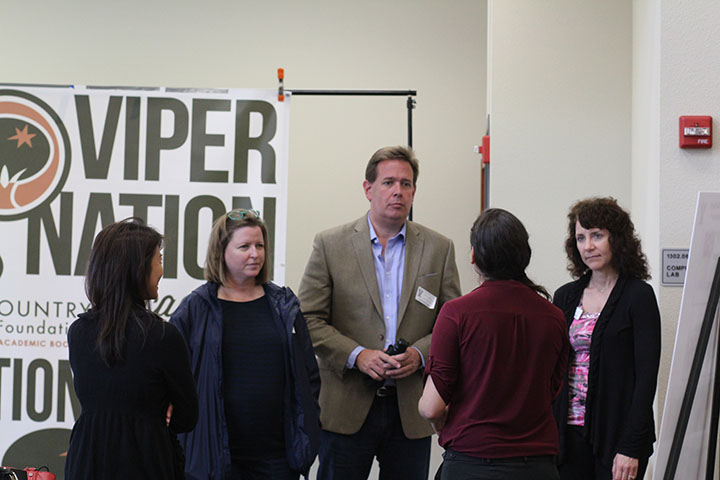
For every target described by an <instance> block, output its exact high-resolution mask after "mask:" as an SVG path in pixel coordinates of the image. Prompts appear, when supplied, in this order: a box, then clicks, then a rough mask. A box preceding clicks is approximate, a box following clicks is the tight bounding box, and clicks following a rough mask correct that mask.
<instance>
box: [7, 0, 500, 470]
mask: <svg viewBox="0 0 720 480" xmlns="http://www.w3.org/2000/svg"><path fill="white" fill-rule="evenodd" d="M486 9H487V3H486V1H484V0H472V1H469V0H450V1H446V2H436V1H431V0H394V1H392V2H386V1H381V0H368V1H363V2H350V1H337V0H333V1H330V0H310V1H307V2H295V1H290V0H282V1H273V2H267V1H259V0H254V1H248V0H243V1H229V0H226V1H214V0H209V1H206V2H197V1H190V0H177V1H173V2H169V1H165V2H153V1H138V0H129V1H127V2H122V3H117V2H112V3H111V2H107V1H97V0H92V1H90V0H80V1H77V0H69V1H66V2H58V1H50V0H45V1H33V0H29V1H26V2H3V5H2V19H3V21H2V28H0V57H2V59H3V65H4V66H3V69H2V74H1V75H0V83H34V84H78V85H122V86H169V87H234V88H276V87H277V80H276V69H277V68H278V67H284V68H285V76H286V81H285V86H286V88H289V89H292V88H295V89H401V90H408V89H414V90H417V91H418V96H417V108H416V109H415V110H414V112H413V121H414V146H415V148H416V150H417V154H418V157H419V158H420V162H421V167H420V177H419V182H418V191H417V195H416V199H415V214H414V218H415V220H417V221H419V222H421V223H424V224H425V225H427V226H430V227H432V228H435V229H436V230H439V231H441V232H443V233H445V234H446V235H448V236H449V237H451V238H452V239H453V240H454V241H455V245H456V252H457V257H458V263H459V267H460V274H461V281H462V287H463V290H464V291H469V290H470V289H471V288H472V287H473V286H474V285H475V276H474V274H473V272H472V270H471V268H470V266H469V262H468V260H469V257H468V254H469V246H468V234H469V229H470V225H471V224H472V222H473V220H474V219H475V217H476V215H477V214H478V213H479V210H480V158H479V156H478V155H477V154H475V153H473V146H474V145H477V144H479V143H480V140H481V137H482V135H483V134H484V132H485V119H486V109H485V100H486V96H485V91H486V88H485V81H486V60H485V55H486ZM405 101H406V99H405V98H404V97H391V98H368V97H351V98H347V97H332V98H328V97H299V96H298V97H295V98H293V99H292V107H291V126H290V130H291V135H290V186H289V218H288V238H287V244H288V248H287V265H286V267H287V269H286V283H287V284H288V285H289V286H291V287H292V288H293V289H295V290H297V287H298V285H299V283H300V278H301V276H302V272H303V270H304V268H305V263H306V261H307V258H308V255H309V253H310V249H311V245H312V238H313V236H314V234H315V233H316V232H317V231H319V230H321V229H324V228H328V227H330V226H333V225H336V224H339V223H342V222H346V221H349V220H351V219H355V218H357V217H359V216H360V215H362V214H363V213H364V212H365V211H366V210H367V208H368V207H367V200H366V199H365V197H364V195H363V191H362V180H363V176H364V170H365V164H366V162H367V160H368V159H369V157H370V155H371V154H372V153H373V152H374V151H375V150H376V149H377V148H378V147H380V146H384V145H388V144H403V143H406V141H407V130H406V125H407V113H406V108H405ZM438 451H439V448H438V447H437V446H436V447H435V448H434V450H433V455H434V461H433V466H432V468H433V471H434V468H435V467H436V466H437V463H438Z"/></svg>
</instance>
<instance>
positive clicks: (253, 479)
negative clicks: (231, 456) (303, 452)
mask: <svg viewBox="0 0 720 480" xmlns="http://www.w3.org/2000/svg"><path fill="white" fill-rule="evenodd" d="M228 478H229V479H230V480H298V479H299V478H300V474H299V473H298V472H295V471H293V470H291V469H290V465H288V462H287V459H286V458H285V457H281V458H266V459H260V460H248V461H233V462H232V467H231V470H230V476H229V477H228Z"/></svg>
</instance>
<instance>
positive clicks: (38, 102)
mask: <svg viewBox="0 0 720 480" xmlns="http://www.w3.org/2000/svg"><path fill="white" fill-rule="evenodd" d="M285 98H286V101H285V102H278V100H277V91H272V90H187V89H185V90H177V89H175V90H174V89H169V88H158V89H123V88H112V89H110V88H93V87H67V88H64V87H13V86H4V87H2V86H0V463H2V464H3V465H12V466H16V467H25V466H38V465H47V466H48V467H50V470H51V471H52V472H53V473H56V474H58V478H59V479H62V478H63V475H62V471H63V465H64V453H65V451H66V449H67V442H68V438H69V434H70V429H71V428H72V425H73V423H74V421H75V419H76V418H77V416H78V415H79V414H80V406H79V403H78V401H77V398H76V397H75V393H74V390H73V388H72V373H71V370H70V366H69V363H68V361H67V358H68V353H67V342H66V338H67V330H68V327H69V325H70V324H71V323H72V321H73V320H74V319H75V317H76V316H77V314H79V313H81V312H83V311H86V310H87V309H88V308H89V302H88V300H87V298H86V296H85V293H84V283H83V282H84V277H83V275H84V272H85V268H86V264H87V259H88V255H89V252H90V248H91V246H92V241H93V239H94V238H95V235H96V234H97V233H98V232H99V231H100V229H101V228H102V227H103V226H104V225H107V224H108V223H111V222H113V221H117V220H121V219H123V218H127V217H130V216H137V217H141V218H143V219H144V220H145V221H146V222H147V223H148V224H150V225H152V226H154V227H155V228H157V230H158V231H160V232H161V233H163V234H164V235H165V248H164V251H163V262H164V265H163V266H164V270H165V274H164V279H163V280H162V281H161V282H160V296H159V299H158V300H157V301H155V302H153V303H152V307H153V309H154V310H155V311H156V312H157V313H159V314H160V315H162V316H163V317H165V318H168V317H169V315H170V314H172V312H173V311H174V310H175V308H177V306H178V304H179V302H180V300H182V298H183V297H184V296H185V295H187V294H188V293H189V292H190V291H191V290H192V289H194V288H195V287H196V286H197V285H199V284H200V283H201V282H202V267H203V264H204V258H205V249H206V245H207V237H208V235H209V233H210V227H211V223H212V220H213V219H214V218H217V217H218V216H220V215H222V214H223V213H224V212H226V211H227V210H230V209H232V208H254V209H257V210H259V211H260V213H261V216H262V217H263V219H264V220H265V222H266V223H267V225H268V229H269V233H270V243H271V244H270V246H269V247H270V248H269V251H270V252H272V255H271V257H272V262H273V267H274V268H273V278H274V281H275V282H276V283H279V284H282V283H283V282H284V276H285V275H284V267H285V244H286V218H287V181H288V178H287V176H288V128H289V103H288V100H287V99H288V97H287V96H286V97H285Z"/></svg>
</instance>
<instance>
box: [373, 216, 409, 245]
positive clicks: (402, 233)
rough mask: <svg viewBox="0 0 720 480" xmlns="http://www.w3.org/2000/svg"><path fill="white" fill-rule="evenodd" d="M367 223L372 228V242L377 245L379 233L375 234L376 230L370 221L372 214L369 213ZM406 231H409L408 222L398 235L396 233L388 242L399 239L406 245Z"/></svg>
mask: <svg viewBox="0 0 720 480" xmlns="http://www.w3.org/2000/svg"><path fill="white" fill-rule="evenodd" d="M367 221H368V226H369V227H370V242H372V243H376V242H377V241H378V237H377V233H375V228H374V227H373V224H372V222H371V221H370V213H368V216H367ZM406 231H407V222H405V223H403V226H402V228H401V229H400V231H399V232H398V233H396V234H395V235H393V236H392V237H390V238H389V239H388V242H390V241H392V240H394V239H396V238H397V239H399V240H402V242H403V243H405V232H406Z"/></svg>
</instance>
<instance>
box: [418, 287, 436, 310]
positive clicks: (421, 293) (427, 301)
mask: <svg viewBox="0 0 720 480" xmlns="http://www.w3.org/2000/svg"><path fill="white" fill-rule="evenodd" d="M415 300H417V301H418V302H420V303H422V304H423V305H425V306H426V307H427V308H429V309H430V310H432V309H434V308H435V303H436V302H437V297H436V296H435V295H433V294H432V293H430V292H428V291H427V290H425V289H424V288H423V287H418V289H417V293H416V294H415Z"/></svg>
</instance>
